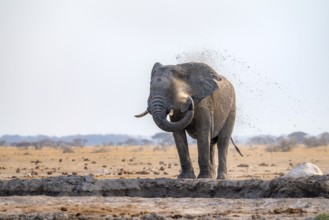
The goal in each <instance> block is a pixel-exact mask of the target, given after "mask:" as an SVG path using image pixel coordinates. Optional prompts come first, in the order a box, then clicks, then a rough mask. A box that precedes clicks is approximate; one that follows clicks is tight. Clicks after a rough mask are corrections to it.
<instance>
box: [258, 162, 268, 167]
mask: <svg viewBox="0 0 329 220" xmlns="http://www.w3.org/2000/svg"><path fill="white" fill-rule="evenodd" d="M258 166H260V167H268V164H267V163H260V164H259V165H258Z"/></svg>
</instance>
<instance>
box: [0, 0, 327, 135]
mask: <svg viewBox="0 0 329 220" xmlns="http://www.w3.org/2000/svg"><path fill="white" fill-rule="evenodd" d="M202 53H203V56H202ZM178 55H179V56H178ZM184 61H205V62H207V63H208V64H210V65H212V66H213V67H214V68H215V69H216V70H217V71H218V72H219V73H220V74H222V75H224V76H226V77H227V78H228V79H229V80H231V81H232V82H233V84H234V85H235V89H236V94H237V106H238V115H237V122H236V126H235V130H234V135H236V136H239V135H257V134H271V135H280V134H288V133H290V132H293V131H297V130H301V131H305V132H307V133H310V134H319V133H321V132H324V131H329V116H328V113H329V101H328V100H329V99H328V96H329V95H328V93H329V84H328V83H329V1H325V0H323V1H320V0H313V1H311V0H310V1H305V0H294V1H293V0H288V1H287V0H282V1H277V0H276V1H263V0H259V1H255V0H252V1H245V0H241V1H218V0H216V1H215V0H214V1H210V0H204V1H191V0H180V1H177V0H169V1H154V0H153V1H152V0H149V1H146V0H142V1H132V0H131V1H127V0H126V1H125V0H120V1H86V0H76V1H67V0H65V1H58V0H57V1H44V0H39V1H28V0H21V1H17V0H1V1H0V103H1V104H0V136H1V135H4V134H21V135H36V134H46V135H71V134H96V133H100V134H108V133H115V134H131V135H152V134H154V133H156V132H160V131H161V130H160V129H159V128H157V127H156V125H155V124H154V122H153V120H152V118H151V117H150V116H146V117H144V118H142V119H136V118H134V117H133V116H134V115H135V114H137V113H140V112H143V111H144V110H145V109H146V103H147V98H148V93H149V80H150V72H151V69H152V66H153V64H154V63H155V62H161V63H163V64H177V62H184Z"/></svg>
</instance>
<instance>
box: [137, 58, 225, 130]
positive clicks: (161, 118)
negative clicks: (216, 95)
mask: <svg viewBox="0 0 329 220" xmlns="http://www.w3.org/2000/svg"><path fill="white" fill-rule="evenodd" d="M215 80H220V77H219V76H218V75H217V73H216V72H215V71H214V70H213V69H211V68H210V67H209V66H207V65H205V64H200V65H193V63H185V64H179V65H162V64H160V63H155V64H154V66H153V69H152V72H151V83H150V95H149V98H148V107H147V110H146V111H145V112H143V113H141V114H139V115H135V117H143V116H145V115H146V114H148V113H150V114H151V115H152V116H153V120H154V122H155V123H156V125H157V126H158V127H159V128H161V129H162V130H164V131H168V132H175V131H180V130H183V129H184V128H185V127H187V126H188V125H189V124H190V123H191V121H192V119H193V116H194V106H195V105H197V104H198V103H199V102H200V101H201V100H202V99H203V98H204V97H206V96H209V95H210V94H211V93H212V92H213V91H214V90H215V89H218V86H217V84H216V82H215ZM168 114H169V115H170V116H173V115H180V117H179V120H178V121H174V122H173V121H168V120H167V115H168Z"/></svg>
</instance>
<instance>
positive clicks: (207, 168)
mask: <svg viewBox="0 0 329 220" xmlns="http://www.w3.org/2000/svg"><path fill="white" fill-rule="evenodd" d="M198 155H199V160H198V162H199V167H200V173H199V175H198V178H213V177H214V176H215V171H214V166H213V165H214V164H213V163H214V159H213V156H214V148H213V145H212V146H211V144H210V132H209V131H207V130H202V131H199V134H198Z"/></svg>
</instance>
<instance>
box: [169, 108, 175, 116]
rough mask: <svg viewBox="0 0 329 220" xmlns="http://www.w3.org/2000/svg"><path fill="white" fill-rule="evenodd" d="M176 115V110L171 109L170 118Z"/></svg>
mask: <svg viewBox="0 0 329 220" xmlns="http://www.w3.org/2000/svg"><path fill="white" fill-rule="evenodd" d="M173 115H174V109H171V110H170V112H169V116H170V117H171V116H173Z"/></svg>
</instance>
